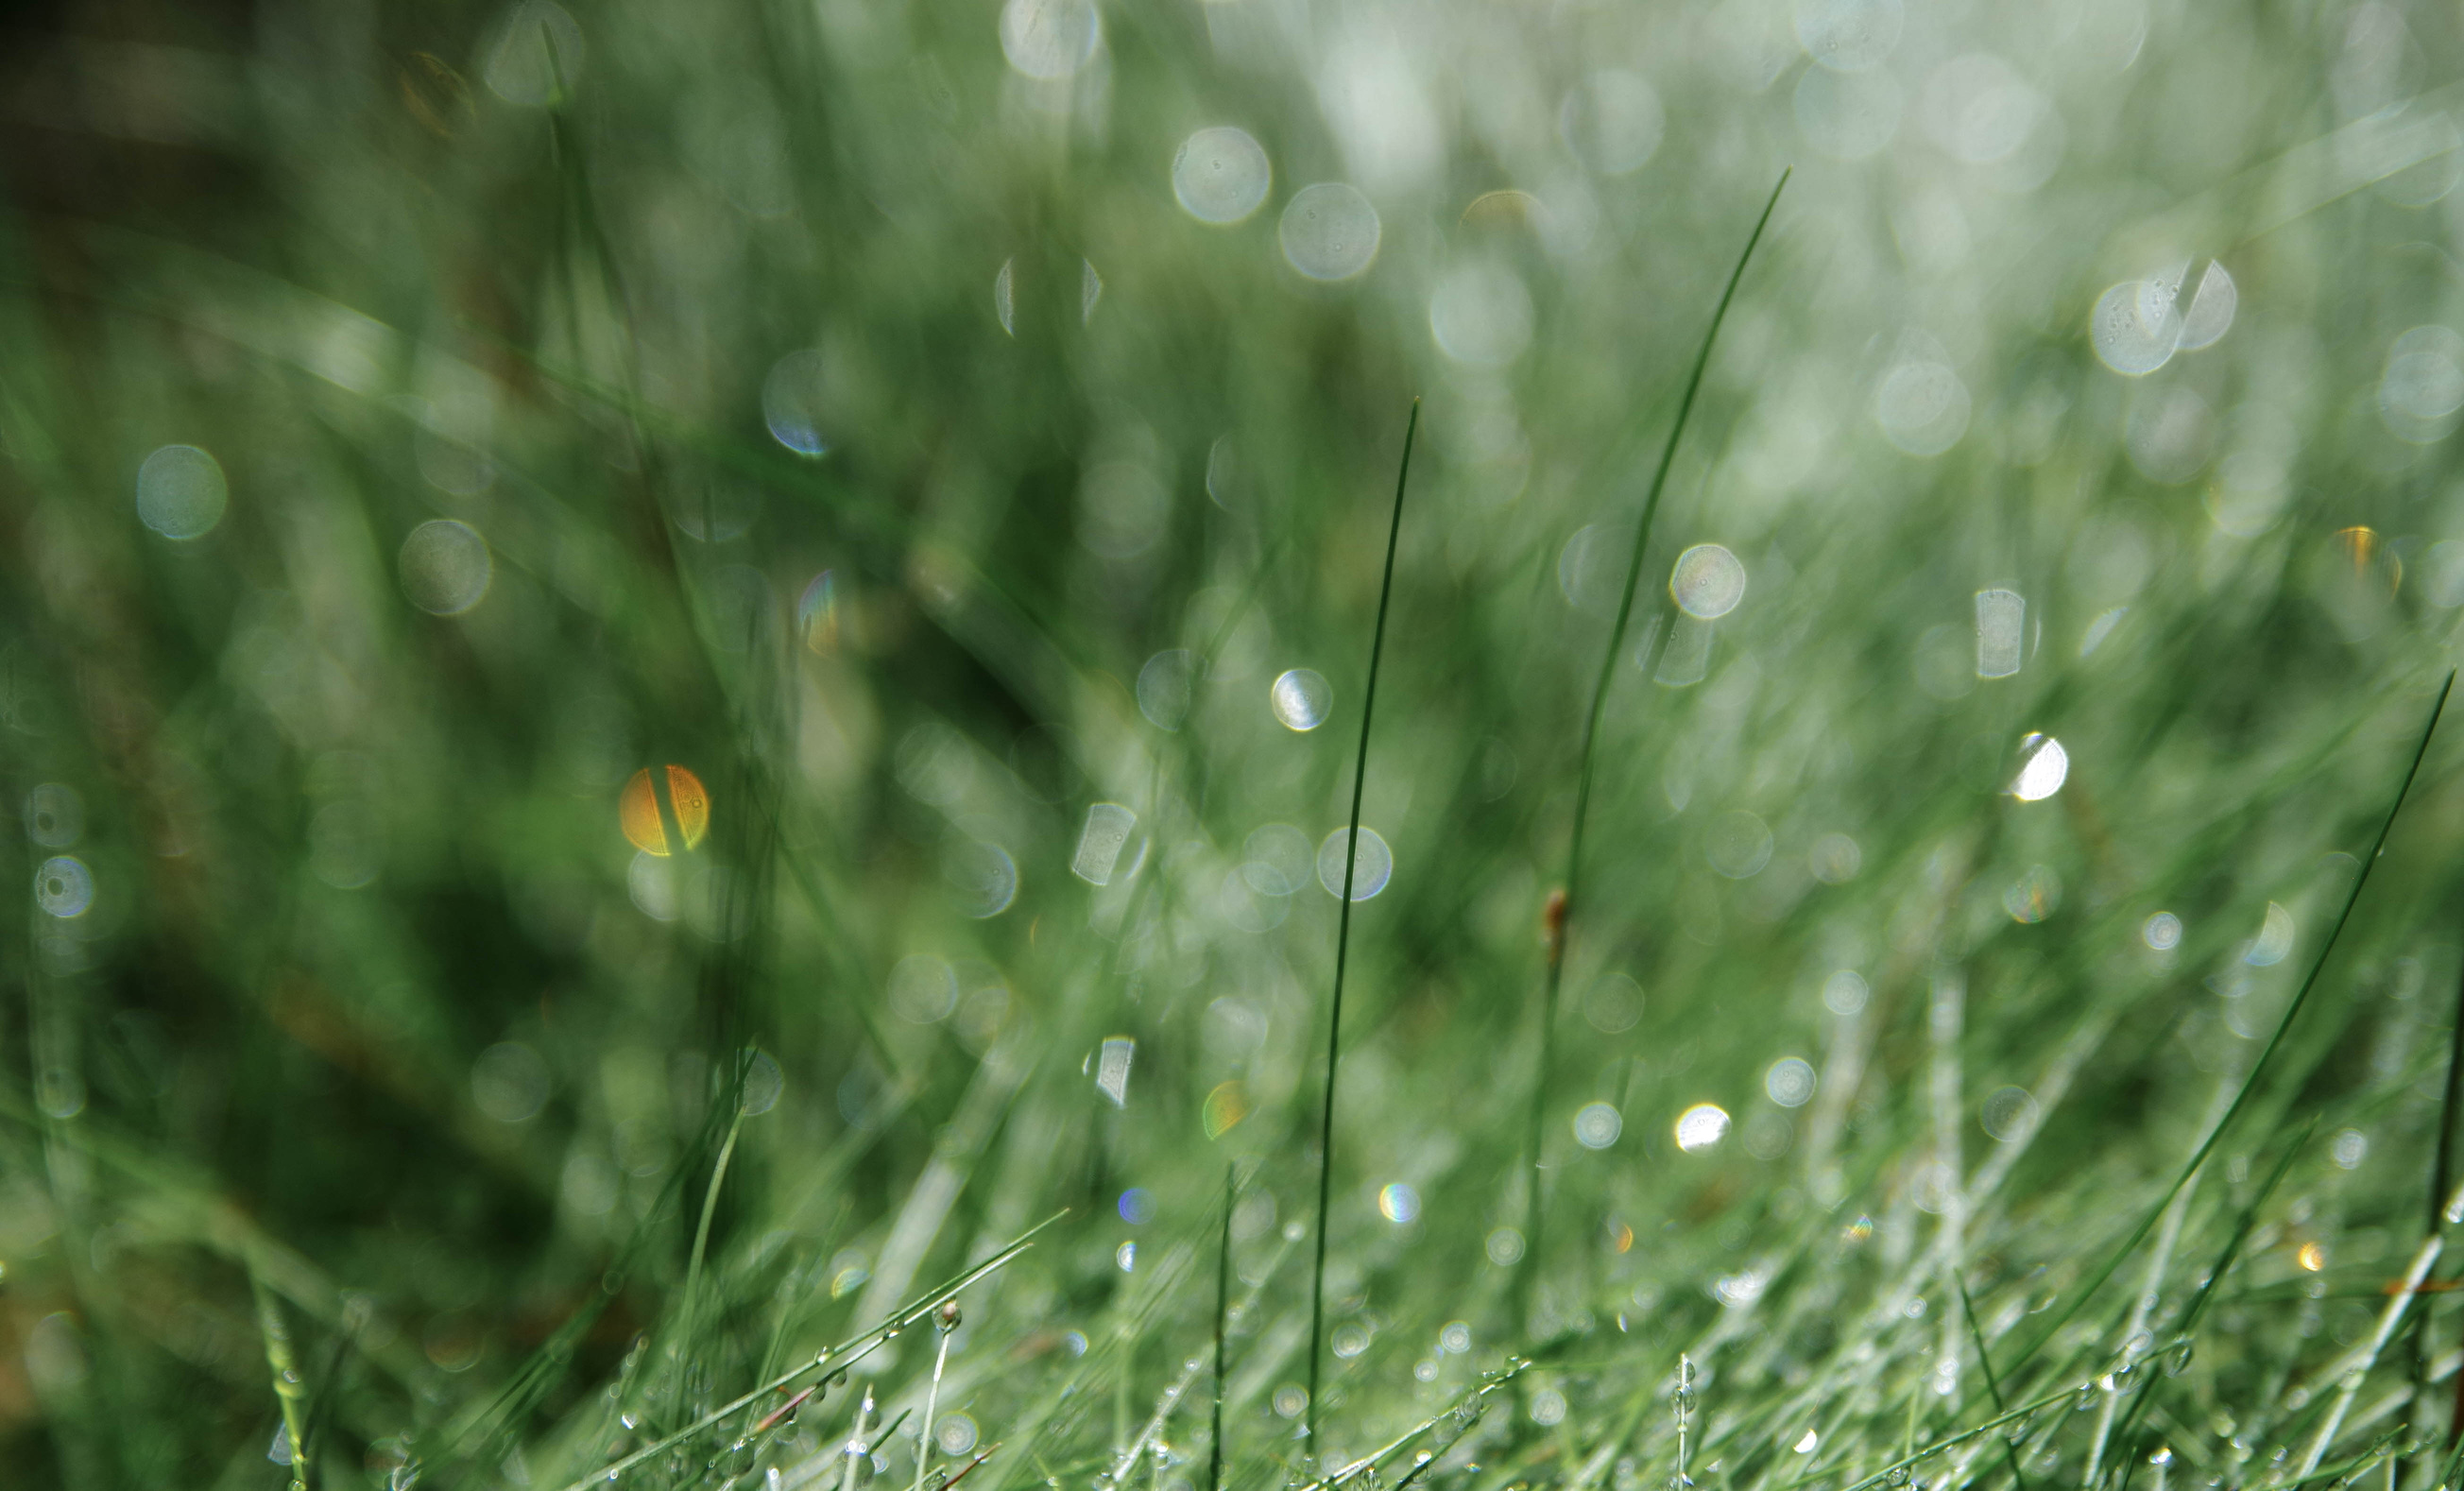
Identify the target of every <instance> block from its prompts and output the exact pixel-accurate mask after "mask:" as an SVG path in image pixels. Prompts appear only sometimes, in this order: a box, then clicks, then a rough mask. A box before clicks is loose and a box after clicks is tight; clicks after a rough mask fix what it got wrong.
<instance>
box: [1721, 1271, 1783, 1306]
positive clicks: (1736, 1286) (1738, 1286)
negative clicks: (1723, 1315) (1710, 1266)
mask: <svg viewBox="0 0 2464 1491" xmlns="http://www.w3.org/2000/svg"><path fill="white" fill-rule="evenodd" d="M1770 1286H1771V1273H1770V1271H1769V1270H1767V1269H1761V1268H1749V1269H1746V1270H1744V1271H1742V1272H1740V1273H1734V1274H1727V1275H1723V1276H1722V1277H1721V1279H1720V1282H1719V1283H1715V1284H1713V1285H1712V1286H1711V1292H1712V1293H1714V1294H1716V1295H1718V1296H1719V1297H1720V1303H1721V1304H1723V1305H1727V1306H1728V1308H1730V1309H1732V1310H1734V1309H1743V1308H1745V1307H1746V1306H1747V1305H1751V1304H1753V1303H1754V1302H1755V1301H1756V1300H1759V1299H1761V1298H1762V1297H1763V1291H1764V1290H1765V1289H1767V1288H1769V1287H1770Z"/></svg>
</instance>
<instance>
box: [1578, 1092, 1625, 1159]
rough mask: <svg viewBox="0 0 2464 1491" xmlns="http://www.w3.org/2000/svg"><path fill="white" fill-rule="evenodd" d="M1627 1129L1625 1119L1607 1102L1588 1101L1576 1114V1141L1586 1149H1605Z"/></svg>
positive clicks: (1615, 1141)
mask: <svg viewBox="0 0 2464 1491" xmlns="http://www.w3.org/2000/svg"><path fill="white" fill-rule="evenodd" d="M1624 1131H1625V1119H1624V1118H1623V1117H1622V1116H1620V1115H1619V1114H1618V1112H1617V1109H1616V1108H1615V1107H1611V1106H1610V1105H1608V1104H1606V1103H1587V1104H1585V1105H1584V1106H1583V1108H1582V1110H1581V1111H1580V1112H1578V1113H1576V1114H1575V1115H1574V1142H1575V1143H1576V1144H1579V1145H1581V1146H1582V1147H1583V1148H1584V1149H1586V1150H1605V1149H1607V1148H1608V1147H1609V1146H1610V1145H1612V1144H1615V1143H1617V1135H1618V1134H1620V1133H1623V1132H1624Z"/></svg>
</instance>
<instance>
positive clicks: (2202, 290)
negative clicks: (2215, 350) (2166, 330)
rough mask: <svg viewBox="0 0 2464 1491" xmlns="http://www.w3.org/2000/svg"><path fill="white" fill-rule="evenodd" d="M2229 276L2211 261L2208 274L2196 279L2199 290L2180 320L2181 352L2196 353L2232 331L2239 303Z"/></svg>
mask: <svg viewBox="0 0 2464 1491" xmlns="http://www.w3.org/2000/svg"><path fill="white" fill-rule="evenodd" d="M2240 298H2241V296H2240V295H2239V293H2238V292H2237V291H2235V290H2234V289H2233V276H2232V275H2231V274H2226V273H2225V267H2224V266H2223V265H2221V264H2218V263H2215V262H2214V261H2212V260H2211V261H2210V262H2209V264H2208V272H2207V273H2206V274H2202V275H2200V276H2199V288H2198V290H2197V291H2196V292H2195V293H2194V294H2193V295H2192V296H2190V309H2189V311H2188V312H2187V313H2185V314H2184V316H2183V317H2182V341H2181V349H2182V350H2183V351H2185V352H2196V351H2198V350H2199V349H2200V348H2201V347H2209V346H2213V345H2215V343H2216V342H2217V341H2218V340H2221V339H2222V338H2223V336H2224V334H2225V333H2226V332H2227V331H2230V330H2231V329H2232V328H2233V309H2234V307H2235V306H2236V305H2238V304H2239V303H2240Z"/></svg>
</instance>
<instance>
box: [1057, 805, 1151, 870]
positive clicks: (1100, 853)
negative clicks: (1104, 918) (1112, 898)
mask: <svg viewBox="0 0 2464 1491" xmlns="http://www.w3.org/2000/svg"><path fill="white" fill-rule="evenodd" d="M1137 822H1138V815H1137V814H1135V813H1133V812H1131V811H1130V810H1129V809H1128V808H1126V807H1123V806H1122V805H1121V804H1119V803H1118V802H1098V803H1095V804H1094V805H1093V806H1091V807H1089V808H1088V809H1087V825H1086V826H1085V827H1084V828H1082V829H1080V830H1079V831H1078V852H1077V854H1076V855H1074V856H1072V857H1071V859H1070V861H1069V870H1070V873H1071V874H1074V875H1076V876H1077V877H1078V878H1079V879H1081V880H1083V881H1086V882H1087V883H1088V884H1089V885H1096V886H1108V885H1111V883H1112V870H1113V867H1114V866H1117V865H1118V864H1119V863H1120V860H1121V850H1122V848H1123V847H1124V846H1126V845H1127V844H1129V842H1130V830H1131V829H1132V828H1134V827H1136V826H1137Z"/></svg>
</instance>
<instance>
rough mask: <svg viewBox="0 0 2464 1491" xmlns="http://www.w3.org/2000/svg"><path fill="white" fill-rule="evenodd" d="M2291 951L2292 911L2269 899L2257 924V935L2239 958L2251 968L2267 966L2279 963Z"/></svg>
mask: <svg viewBox="0 0 2464 1491" xmlns="http://www.w3.org/2000/svg"><path fill="white" fill-rule="evenodd" d="M2292 952H2293V913H2292V912H2291V911H2288V910H2285V909H2284V908H2282V907H2280V906H2278V905H2277V904H2276V903H2275V902H2273V901H2270V902H2268V903H2267V915H2266V917H2265V918H2264V919H2262V920H2261V921H2260V923H2259V926H2258V935H2257V936H2255V937H2254V938H2252V939H2251V943H2250V951H2249V952H2247V953H2245V954H2242V955H2241V960H2242V961H2243V962H2245V963H2248V964H2249V965H2250V966H2251V967H2253V968H2267V967H2270V966H2272V965H2274V964H2277V963H2281V962H2283V961H2284V960H2285V958H2286V957H2287V956H2289V955H2290V954H2292Z"/></svg>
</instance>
